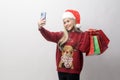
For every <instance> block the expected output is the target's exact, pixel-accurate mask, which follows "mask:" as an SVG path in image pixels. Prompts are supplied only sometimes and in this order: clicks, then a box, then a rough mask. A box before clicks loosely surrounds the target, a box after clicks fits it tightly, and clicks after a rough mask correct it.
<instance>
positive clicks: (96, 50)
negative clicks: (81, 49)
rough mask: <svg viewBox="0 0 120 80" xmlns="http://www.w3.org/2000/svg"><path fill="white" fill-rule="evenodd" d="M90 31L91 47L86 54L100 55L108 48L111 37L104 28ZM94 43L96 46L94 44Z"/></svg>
mask: <svg viewBox="0 0 120 80" xmlns="http://www.w3.org/2000/svg"><path fill="white" fill-rule="evenodd" d="M89 32H90V48H89V52H88V53H86V56H89V55H100V54H102V53H103V52H104V51H105V50H106V49H107V48H108V44H109V42H110V40H109V38H108V37H107V36H106V35H105V33H104V32H103V31H102V30H94V29H92V30H89ZM93 45H94V46H93Z"/></svg>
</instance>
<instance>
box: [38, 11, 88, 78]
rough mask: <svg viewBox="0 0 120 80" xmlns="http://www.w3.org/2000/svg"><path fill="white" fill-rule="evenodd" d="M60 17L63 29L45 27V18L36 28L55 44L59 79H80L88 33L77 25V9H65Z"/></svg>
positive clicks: (78, 18)
mask: <svg viewBox="0 0 120 80" xmlns="http://www.w3.org/2000/svg"><path fill="white" fill-rule="evenodd" d="M62 19H63V26H64V31H61V32H51V31H49V30H47V29H45V28H44V27H43V26H44V25H45V24H46V23H45V22H46V20H45V19H40V20H39V21H38V29H39V31H40V33H41V34H42V35H43V37H44V38H45V39H46V40H48V41H51V42H54V43H56V44H57V47H56V67H57V71H58V77H59V80H80V73H81V70H82V67H83V53H87V52H88V51H89V46H90V36H89V35H90V34H89V32H88V31H86V32H82V31H81V30H80V29H79V28H78V27H77V26H78V25H79V24H80V14H79V12H78V11H76V10H71V9H69V10H66V11H65V12H64V14H63V17H62Z"/></svg>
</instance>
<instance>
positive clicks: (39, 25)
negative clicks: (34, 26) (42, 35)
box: [38, 19, 46, 29]
mask: <svg viewBox="0 0 120 80" xmlns="http://www.w3.org/2000/svg"><path fill="white" fill-rule="evenodd" d="M45 24H46V20H45V19H40V20H39V21H38V29H41V28H42V27H43V26H44V25H45Z"/></svg>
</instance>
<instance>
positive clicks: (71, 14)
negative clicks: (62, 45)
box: [62, 9, 80, 27]
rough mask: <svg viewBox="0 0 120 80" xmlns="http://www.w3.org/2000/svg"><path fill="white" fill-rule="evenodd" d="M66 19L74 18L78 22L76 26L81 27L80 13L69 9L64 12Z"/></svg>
mask: <svg viewBox="0 0 120 80" xmlns="http://www.w3.org/2000/svg"><path fill="white" fill-rule="evenodd" d="M65 18H73V19H75V20H76V26H77V27H79V26H80V14H79V12H78V11H76V10H72V9H68V10H66V11H65V12H64V14H63V16H62V19H65Z"/></svg>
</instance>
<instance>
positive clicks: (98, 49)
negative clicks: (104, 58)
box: [93, 36, 100, 55]
mask: <svg viewBox="0 0 120 80" xmlns="http://www.w3.org/2000/svg"><path fill="white" fill-rule="evenodd" d="M93 41H94V54H95V55H99V54H100V46H99V42H98V38H97V36H93Z"/></svg>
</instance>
